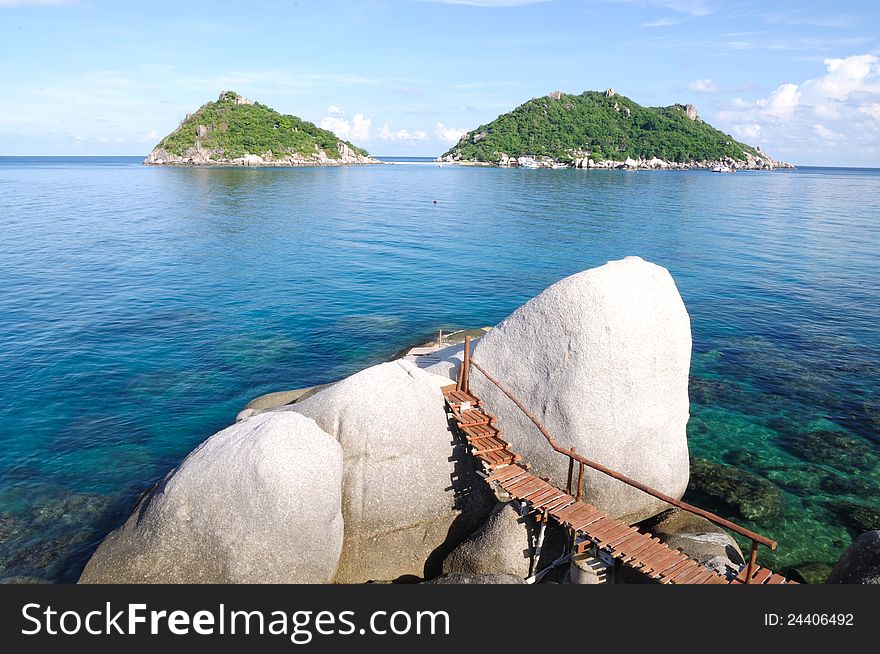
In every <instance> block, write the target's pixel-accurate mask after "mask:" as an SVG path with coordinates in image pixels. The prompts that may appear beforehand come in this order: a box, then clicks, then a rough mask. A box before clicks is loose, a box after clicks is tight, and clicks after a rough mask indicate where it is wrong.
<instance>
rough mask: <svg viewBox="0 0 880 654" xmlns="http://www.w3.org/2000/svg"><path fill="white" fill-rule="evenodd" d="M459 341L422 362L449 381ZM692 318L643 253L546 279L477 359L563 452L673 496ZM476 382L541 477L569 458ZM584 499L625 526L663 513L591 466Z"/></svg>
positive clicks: (681, 481) (562, 469)
mask: <svg viewBox="0 0 880 654" xmlns="http://www.w3.org/2000/svg"><path fill="white" fill-rule="evenodd" d="M460 352H461V348H460V347H459V348H455V349H450V350H447V351H444V352H443V353H441V356H444V357H445V359H446V360H445V361H443V362H441V363H439V364H436V365H435V366H432V367H431V368H429V370H434V371H437V372H440V373H445V374H447V375H449V376H452V377H454V376H455V375H456V374H457V364H458V362H459V361H460V358H461V354H460ZM690 355H691V333H690V320H689V318H688V314H687V311H686V310H685V307H684V304H683V302H682V300H681V297H680V296H679V293H678V290H677V289H676V287H675V282H673V280H672V277H671V276H670V274H669V272H668V271H667V270H665V269H664V268H661V267H660V266H657V265H654V264H652V263H648V262H646V261H643V260H642V259H640V258H638V257H627V258H626V259H623V260H621V261H612V262H609V263H607V264H605V265H604V266H601V267H599V268H594V269H592V270H588V271H586V272H582V273H578V274H576V275H572V276H570V277H567V278H565V279H563V280H562V281H560V282H557V283H556V284H553V285H552V286H551V287H549V288H548V289H547V290H545V291H544V292H543V293H541V294H540V295H538V296H537V297H535V298H533V299H532V300H530V301H529V302H527V303H526V304H525V305H523V306H522V307H520V308H519V309H517V310H516V311H514V312H513V314H511V315H510V316H509V317H508V318H506V319H505V320H504V321H503V322H502V323H501V324H499V325H498V326H497V327H496V328H495V329H493V330H492V331H491V332H489V333H488V334H486V335H485V336H483V337H482V338H481V339H480V340H479V341H478V342H477V343H476V345H475V347H474V351H473V357H474V360H475V361H476V362H478V363H479V364H480V365H482V366H483V367H484V368H485V369H486V370H487V371H488V372H489V373H490V374H491V375H492V376H494V377H495V378H496V379H497V380H499V381H500V382H501V383H502V384H503V385H504V386H505V387H506V388H508V389H509V390H510V391H512V393H513V394H514V395H515V396H516V397H517V398H519V399H520V401H522V402H523V403H524V404H525V406H527V407H528V408H529V409H530V410H531V411H532V412H533V413H534V414H535V415H536V416H537V417H538V419H539V420H540V421H541V422H542V423H543V424H544V425H545V426H546V428H547V429H548V430H549V432H550V433H551V434H553V435H554V436H555V438H556V439H557V440H558V441H559V444H560V445H562V446H564V447H569V448H570V447H575V448H577V450H578V452H580V453H582V454H583V455H584V456H586V457H588V458H590V459H592V460H594V461H597V462H599V463H602V464H604V465H606V466H608V467H610V468H613V469H615V470H617V471H619V472H622V473H624V474H626V475H629V476H631V477H634V478H635V479H638V480H639V481H641V482H644V483H646V484H648V485H650V486H653V487H654V488H657V489H658V490H661V491H663V492H664V493H666V494H668V495H671V496H673V497H676V498H679V497H681V496H682V494H683V493H684V490H685V488H686V486H687V482H688V448H687V436H686V434H685V425H686V424H687V421H688V415H689V403H688V371H689V367H690ZM471 389H472V390H473V391H474V392H475V393H476V395H478V396H479V397H480V398H481V399H482V400H483V401H484V402H485V403H486V405H487V406H488V407H489V409H490V410H491V411H492V412H493V413H495V414H496V415H497V416H498V418H499V426H500V427H501V428H502V429H503V430H504V433H505V434H506V435H507V436H508V437H509V438H510V439H511V440H512V441H513V445H514V448H515V449H516V450H517V451H518V452H520V453H521V454H522V455H523V456H524V458H525V460H526V461H528V462H529V463H530V464H531V465H532V471H533V472H534V473H536V474H538V475H539V476H543V477H546V476H551V477H552V479H553V480H554V482H555V483H557V484H559V483H561V484H565V480H566V478H567V474H568V459H567V458H566V457H564V456H562V455H560V454H558V453H556V452H554V451H553V450H552V449H551V448H550V445H549V444H548V443H547V441H546V440H545V439H544V437H543V436H541V434H540V433H539V432H538V431H537V430H536V429H535V427H534V425H533V424H532V423H531V422H530V421H529V420H528V418H526V417H525V416H524V415H523V414H522V412H520V411H519V409H517V408H516V407H515V406H514V405H513V404H512V403H511V402H510V400H508V399H507V398H506V397H505V396H504V395H503V394H502V393H501V392H500V391H499V390H498V389H497V388H496V387H495V386H493V385H492V384H491V383H489V382H488V381H487V380H486V379H485V377H483V376H482V375H481V374H480V373H479V372H478V371H476V370H475V369H474V370H473V371H472V374H471ZM586 500H587V501H588V502H590V503H592V504H594V505H595V506H598V507H599V508H601V509H602V510H604V511H606V512H608V513H610V514H611V515H613V516H614V517H618V518H623V519H626V520H629V521H631V522H635V521H638V520H642V519H645V518H647V517H650V516H652V515H655V514H657V513H659V512H660V511H663V510H665V509H666V508H667V505H666V504H665V503H663V502H661V501H660V500H656V499H654V498H653V497H651V496H649V495H647V494H645V493H642V492H641V491H638V490H636V489H634V488H631V487H629V486H627V485H625V484H623V483H621V482H618V481H616V480H614V479H611V478H610V477H607V476H605V475H602V474H600V473H597V472H590V471H588V473H587V481H586Z"/></svg>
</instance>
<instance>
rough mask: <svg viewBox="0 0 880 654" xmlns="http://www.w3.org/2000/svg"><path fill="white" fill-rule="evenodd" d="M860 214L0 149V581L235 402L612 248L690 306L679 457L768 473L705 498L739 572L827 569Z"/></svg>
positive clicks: (450, 177)
mask: <svg viewBox="0 0 880 654" xmlns="http://www.w3.org/2000/svg"><path fill="white" fill-rule="evenodd" d="M434 200H437V203H436V204H435V203H434V202H433V201H434ZM878 204H880V171H876V170H832V169H810V168H804V169H800V170H797V171H794V172H788V171H774V172H772V173H747V172H742V173H737V174H736V175H713V174H711V173H708V172H703V171H690V172H638V173H627V172H618V171H579V170H557V171H551V170H534V171H529V170H501V169H483V168H462V167H453V166H442V167H440V166H435V165H393V166H374V167H353V168H299V169H268V168H267V169H194V168H147V167H144V166H141V165H140V160H139V159H133V158H118V159H10V158H5V159H4V158H0V224H2V226H3V238H2V239H0V264H2V265H0V288H2V291H0V380H2V382H0V390H2V402H0V453H2V456H0V578H3V577H5V578H22V577H38V578H44V579H50V580H56V581H71V580H75V579H76V577H77V576H78V574H79V572H80V570H81V569H82V566H83V565H84V563H85V560H86V559H87V558H88V556H89V554H90V553H91V551H92V550H93V549H94V547H95V546H96V544H97V542H99V540H100V538H101V537H103V535H105V534H106V533H107V532H108V531H109V530H110V529H112V528H113V527H115V526H116V525H118V524H119V523H120V521H121V520H122V519H123V518H124V516H125V515H126V514H127V512H128V511H129V510H130V508H131V506H132V503H133V502H134V500H135V499H136V498H137V495H138V494H139V493H140V492H142V491H143V490H144V489H145V488H147V487H148V486H149V485H150V484H151V483H153V482H154V481H156V480H157V479H158V478H159V477H161V476H162V475H163V474H164V473H165V472H166V471H167V470H168V469H170V468H171V467H172V466H173V465H175V463H177V462H178V461H179V460H180V459H181V458H182V457H183V456H184V455H185V454H186V453H187V452H188V451H189V450H190V449H192V447H193V446H194V445H196V444H197V443H198V442H200V441H201V440H203V439H204V438H205V437H206V436H208V435H209V434H211V433H213V432H214V431H216V430H217V429H220V428H222V427H224V426H226V425H227V424H229V423H230V422H231V421H232V420H233V418H234V416H235V414H236V413H237V412H238V411H239V410H240V409H241V408H242V406H243V405H244V404H245V403H246V402H247V401H248V400H250V399H251V398H253V397H254V396H256V395H259V394H261V393H265V392H269V391H274V390H281V389H288V388H297V387H302V386H308V385H312V384H316V383H320V382H325V381H329V380H332V379H336V378H339V377H342V376H344V375H347V374H350V373H353V372H355V371H357V370H358V369H360V368H363V367H364V366H367V365H370V364H373V363H376V362H379V361H382V360H384V359H386V358H387V357H388V356H390V355H391V354H392V353H394V352H395V351H396V350H398V349H400V348H402V347H404V346H405V345H407V344H409V343H411V342H412V341H414V340H417V339H418V337H420V336H424V335H428V334H431V333H432V332H435V331H436V330H437V329H438V328H440V327H444V328H451V327H456V326H460V327H473V326H480V325H489V324H494V323H496V322H498V321H499V320H501V319H502V318H504V317H505V316H506V315H507V314H508V313H509V312H510V311H511V310H513V309H514V308H516V307H517V306H518V305H519V304H521V303H522V302H523V301H524V300H526V299H528V298H529V297H531V296H533V295H535V294H536V293H538V292H539V291H541V290H542V289H543V288H545V287H546V286H548V285H549V284H551V283H553V282H555V281H557V280H559V279H560V278H562V277H564V276H566V275H568V274H571V273H573V272H576V271H579V270H583V269H585V268H589V267H592V266H595V265H599V264H601V263H604V262H605V261H607V260H609V259H616V258H620V257H623V256H625V255H629V254H637V255H640V256H642V257H644V258H645V259H649V260H651V261H654V262H656V263H659V264H661V265H663V266H666V267H667V268H669V270H670V271H671V272H672V274H673V276H674V277H675V279H676V282H677V284H678V286H679V289H680V291H681V294H682V296H683V298H684V301H685V303H686V305H687V307H688V310H689V312H690V315H691V320H692V325H693V333H694V359H693V370H692V373H693V379H692V386H691V396H692V403H693V404H692V414H693V417H692V419H691V422H690V425H689V437H690V447H691V452H692V454H693V455H695V456H699V457H705V458H707V459H709V460H711V461H715V462H720V463H726V464H733V465H736V466H737V467H738V468H740V469H742V470H745V471H747V472H750V473H753V474H755V475H757V476H759V477H761V478H765V479H769V480H770V481H771V482H772V484H773V486H772V487H770V489H769V491H771V492H772V494H773V498H774V501H777V502H783V503H784V507H785V510H784V512H782V513H781V514H780V515H777V516H775V517H765V518H756V519H755V520H753V521H746V520H743V519H742V517H741V516H740V515H738V514H737V513H736V511H735V507H734V508H732V507H731V506H725V505H720V506H710V507H707V508H714V509H717V510H719V511H721V512H723V513H724V514H725V515H728V516H730V517H732V518H734V519H736V520H737V521H739V522H742V523H744V524H746V525H748V526H752V527H754V528H756V529H757V530H759V531H760V532H762V533H766V534H768V535H770V536H772V537H774V538H777V539H778V540H779V543H780V547H779V550H778V552H775V553H772V554H767V553H765V552H762V559H761V560H762V561H764V562H767V563H771V564H773V565H775V566H783V565H788V564H797V563H802V562H805V561H820V562H829V561H833V560H835V559H836V558H837V557H838V556H839V554H840V553H841V551H842V550H843V548H845V547H846V546H847V545H848V543H849V542H850V541H851V539H852V537H853V535H854V534H855V533H857V531H858V530H859V529H861V528H864V527H865V525H870V524H871V522H872V521H876V520H877V518H878V516H877V514H878V509H880V507H878V505H880V501H878V497H880V491H878V489H880V435H878V428H880V400H878V399H877V398H878V389H880V373H878V370H880V347H878V346H880V329H878V321H880V284H878V282H877V280H878V278H880V255H878V252H877V249H878V245H880V225H878V222H877V220H878V215H880V211H878V209H880V206H878ZM449 297H455V298H456V302H455V303H452V302H449V301H448V298H449ZM765 490H766V489H765ZM710 503H711V502H710ZM876 527H880V524H875V528H876Z"/></svg>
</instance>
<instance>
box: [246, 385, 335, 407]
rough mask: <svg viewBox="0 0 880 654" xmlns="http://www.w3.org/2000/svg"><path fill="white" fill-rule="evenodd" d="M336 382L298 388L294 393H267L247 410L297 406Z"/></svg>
mask: <svg viewBox="0 0 880 654" xmlns="http://www.w3.org/2000/svg"><path fill="white" fill-rule="evenodd" d="M334 383H335V382H330V383H329V384H319V385H317V386H308V387H306V388H297V389H294V390H292V391H276V392H274V393H266V394H265V395H260V396H259V397H255V398H254V399H252V400H251V401H250V402H248V403H247V404H246V405H245V410H246V409H253V410H254V411H265V410H266V409H277V408H278V407H282V406H285V405H287V404H296V403H297V402H301V401H303V400H307V399H309V398H310V397H311V396H312V395H315V394H316V393H320V392H321V391H322V390H324V389H325V388H330V387H331V386H333V384H334Z"/></svg>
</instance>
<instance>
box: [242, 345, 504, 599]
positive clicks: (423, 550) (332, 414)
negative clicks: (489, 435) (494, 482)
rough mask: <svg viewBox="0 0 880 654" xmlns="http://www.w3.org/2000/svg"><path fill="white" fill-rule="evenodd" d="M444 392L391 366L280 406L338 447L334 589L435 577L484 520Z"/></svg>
mask: <svg viewBox="0 0 880 654" xmlns="http://www.w3.org/2000/svg"><path fill="white" fill-rule="evenodd" d="M448 383H449V382H448V380H446V379H444V378H441V377H437V376H436V375H431V374H429V373H427V372H425V371H423V370H420V369H419V368H417V367H416V366H415V365H413V364H412V363H410V362H408V361H393V362H389V363H383V364H380V365H377V366H373V367H371V368H367V369H366V370H363V371H361V372H359V373H357V374H355V375H352V376H351V377H348V378H347V379H344V380H342V381H340V382H338V383H337V384H335V385H334V386H333V387H332V388H328V389H326V390H324V391H322V392H321V393H319V394H317V395H315V396H313V397H311V398H309V399H308V400H305V401H302V402H297V403H296V404H293V405H291V406H288V407H283V410H284V411H296V412H298V413H301V414H303V415H305V416H308V417H310V418H312V419H314V420H315V422H317V424H318V426H319V427H321V428H322V429H323V430H324V431H326V432H327V433H329V434H331V435H332V436H333V437H334V438H336V439H337V440H338V441H339V444H340V445H341V446H342V453H343V466H344V477H343V489H342V511H343V515H344V518H345V541H344V547H343V551H342V558H341V559H340V562H339V571H338V574H337V577H336V581H337V582H340V583H360V582H365V581H368V580H370V579H389V580H393V579H396V578H398V577H402V576H416V577H422V578H424V577H429V576H433V575H434V574H438V573H439V572H440V566H441V563H442V561H443V558H444V557H445V555H446V554H447V553H448V552H449V550H451V549H452V548H453V547H454V546H455V545H457V544H458V543H459V542H461V540H463V539H464V538H465V537H467V535H468V534H470V533H471V532H473V530H474V529H476V527H477V526H479V525H480V524H481V523H482V522H483V521H484V520H485V519H486V516H487V514H488V513H489V511H490V510H491V507H492V505H493V504H494V498H492V497H491V496H490V495H489V493H488V490H487V488H486V485H485V484H484V483H483V482H482V480H480V479H479V477H478V476H477V475H476V473H475V462H474V459H473V457H471V456H470V454H469V453H467V452H466V451H465V448H464V445H463V444H461V443H459V442H457V440H456V437H455V436H454V435H453V433H452V431H451V429H450V426H449V422H448V419H447V417H446V412H445V410H444V401H443V394H442V393H441V391H440V387H441V386H443V385H445V384H448ZM245 424H247V423H245Z"/></svg>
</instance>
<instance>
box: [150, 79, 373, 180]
mask: <svg viewBox="0 0 880 654" xmlns="http://www.w3.org/2000/svg"><path fill="white" fill-rule="evenodd" d="M144 163H145V164H147V165H152V166H187V165H188V166H338V165H348V164H376V163H379V162H378V161H377V160H376V159H374V158H373V157H371V156H370V155H369V153H368V152H367V151H366V150H363V149H361V148H359V147H357V146H356V145H354V144H352V143H349V142H348V141H345V140H343V139H340V138H339V137H337V136H336V135H335V134H334V133H333V132H331V131H328V130H326V129H321V128H320V127H317V126H316V125H314V124H313V123H310V122H308V121H305V120H302V119H301V118H298V117H297V116H293V115H286V114H280V113H278V112H277V111H275V110H274V109H271V108H270V107H267V106H266V105H264V104H260V103H259V102H254V101H253V100H250V99H248V98H245V97H244V96H242V95H239V94H238V93H235V92H234V91H224V92H223V93H221V94H220V97H219V98H218V99H217V100H216V101H214V102H208V103H206V104H204V105H202V106H201V107H199V108H198V109H197V110H196V111H195V112H193V113H191V114H187V116H186V118H184V119H183V121H182V122H181V123H180V125H179V126H178V127H177V129H175V130H174V131H173V132H171V133H170V134H168V136H166V137H165V138H163V139H162V140H161V141H160V142H159V143H158V145H156V147H155V148H153V150H152V151H151V152H150V154H149V155H148V156H147V158H146V160H145V161H144Z"/></svg>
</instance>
